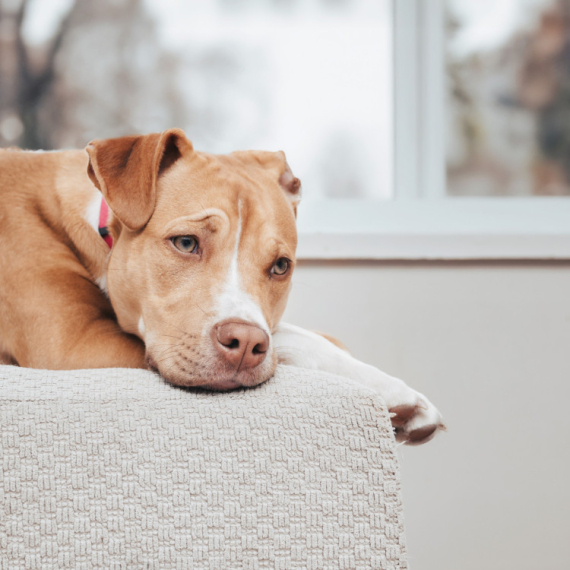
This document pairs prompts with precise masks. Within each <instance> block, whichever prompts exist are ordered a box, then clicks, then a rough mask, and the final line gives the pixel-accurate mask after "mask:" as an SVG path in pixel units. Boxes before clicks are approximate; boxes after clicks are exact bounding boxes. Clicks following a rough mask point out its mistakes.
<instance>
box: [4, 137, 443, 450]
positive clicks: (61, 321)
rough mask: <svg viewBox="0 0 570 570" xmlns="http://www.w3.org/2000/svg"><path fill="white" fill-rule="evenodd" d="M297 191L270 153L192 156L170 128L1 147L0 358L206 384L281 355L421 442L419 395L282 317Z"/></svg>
mask: <svg viewBox="0 0 570 570" xmlns="http://www.w3.org/2000/svg"><path fill="white" fill-rule="evenodd" d="M299 198H300V196H299V181H298V180H297V179H296V178H295V177H294V176H293V174H292V173H291V171H290V169H289V167H288V165H287V163H286V161H285V156H284V155H283V153H269V152H258V151H250V152H238V153H232V154H230V155H227V156H225V155H224V156H218V155H209V154H205V153H199V152H196V151H194V149H193V148H192V145H191V143H190V142H189V141H188V140H187V139H186V137H185V135H184V133H183V132H182V131H179V130H176V129H173V130H170V131H165V132H164V133H162V134H154V135H147V136H139V137H123V138H120V139H108V140H103V141H95V142H94V143H92V144H91V145H89V146H88V147H87V151H62V152H45V153H42V152H38V153H35V152H24V151H16V150H6V151H0V248H1V251H2V255H0V360H4V361H5V362H11V363H14V364H19V365H20V366H29V367H34V368H51V369H65V368H68V369H69V368H99V367H140V368H146V367H148V366H150V367H151V368H154V369H157V370H158V371H159V372H160V373H161V374H162V376H163V377H164V378H165V379H166V380H168V381H169V382H172V383H173V384H177V385H184V386H202V387H206V388H211V389H217V390H228V389H232V388H236V387H239V386H254V385H256V384H259V383H261V382H263V381H265V380H267V379H268V378H269V377H270V376H271V375H272V374H273V371H274V369H275V366H276V364H277V362H278V361H279V362H283V363H286V364H290V365H293V366H303V367H308V368H317V369H322V370H327V371H331V372H334V373H337V374H342V375H345V376H348V377H350V378H353V379H354V380H356V381H358V382H360V383H362V384H365V385H367V386H369V387H371V388H373V389H375V390H377V391H378V392H379V393H380V394H381V395H382V397H383V398H384V399H385V401H386V404H387V406H388V408H389V409H390V410H391V411H392V412H393V414H395V415H394V417H393V423H394V426H395V427H396V435H397V438H398V439H399V440H401V441H406V442H407V443H422V442H424V441H427V440H428V439H430V438H431V437H433V435H434V434H435V432H436V431H437V429H438V428H440V427H443V426H442V421H441V416H440V414H439V412H438V411H437V410H436V408H435V407H434V406H433V405H432V404H431V403H430V402H429V401H428V400H427V399H426V398H425V397H424V396H422V395H421V394H419V393H417V392H415V391H414V390H412V389H411V388H409V387H408V386H406V385H405V384H404V383H403V382H401V381H400V380H398V379H395V378H392V377H390V376H388V375H386V374H384V373H382V372H380V371H379V370H377V369H376V368H374V367H372V366H368V365H366V364H363V363H361V362H359V361H357V360H356V359H354V358H352V357H351V356H350V355H349V354H348V353H347V352H346V351H344V350H342V349H341V348H338V347H337V346H335V345H334V344H333V343H331V342H329V341H328V340H326V339H325V338H324V337H323V336H320V335H318V334H315V333H311V332H309V331H305V330H303V329H300V328H298V327H293V326H291V325H285V324H282V323H280V319H281V316H282V314H283V311H284V309H285V304H286V301H287V296H288V293H289V290H290V284H291V280H290V278H291V273H292V270H293V266H294V260H295V249H296V240H297V238H296V230H295V215H296V207H297V203H298V201H299ZM103 200H105V203H106V204H108V206H109V209H110V212H111V214H110V216H111V218H110V223H109V231H110V234H111V236H112V240H113V246H112V248H111V249H109V246H108V245H107V243H106V242H105V241H104V240H103V239H102V238H101V236H100V235H99V231H98V227H99V221H100V212H101V206H102V201H103Z"/></svg>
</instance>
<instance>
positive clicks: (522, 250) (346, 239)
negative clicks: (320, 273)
mask: <svg viewBox="0 0 570 570" xmlns="http://www.w3.org/2000/svg"><path fill="white" fill-rule="evenodd" d="M298 227H299V247H298V251H297V258H298V259H301V260H320V259H328V260H358V259H360V260H477V259H482V260H485V259H489V260H500V259H504V260H516V259H519V260H521V259H529V260H549V259H551V260H564V259H570V199H568V198H554V197H553V198H451V199H450V198H447V199H441V200H419V199H418V200H409V201H404V200H398V201H389V202H388V201H387V202H380V201H375V202H372V201H361V200H324V201H313V202H311V201H307V202H306V203H303V204H301V206H300V212H299V223H298Z"/></svg>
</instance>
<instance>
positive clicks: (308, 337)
mask: <svg viewBox="0 0 570 570" xmlns="http://www.w3.org/2000/svg"><path fill="white" fill-rule="evenodd" d="M273 341H274V343H275V350H276V351H277V356H278V359H279V362H280V363H281V364H288V365H290V366H298V367H301V368H312V369H316V370H323V371H326V372H331V373H333V374H338V375H340V376H346V377H348V378H351V379H352V380H355V381H356V382H358V383H359V384H362V385H363V386H366V387H367V388H371V389H373V390H375V391H377V392H378V393H379V394H380V396H382V398H383V400H384V402H385V403H386V406H387V408H388V410H389V412H390V413H391V414H393V415H392V425H393V427H394V430H395V434H396V440H398V441H401V442H405V443H407V444H409V445H417V444H420V443H425V442H427V441H429V440H430V439H431V438H432V437H434V435H435V434H436V432H437V431H438V430H440V429H444V425H443V421H442V417H441V414H440V413H439V411H438V410H437V408H436V407H435V406H434V405H433V404H432V403H431V402H430V401H429V400H428V399H427V398H426V397H425V396H424V395H423V394H420V393H419V392H416V391H415V390H413V389H412V388H410V387H409V386H407V385H406V384H405V383H404V382H402V381H401V380H399V379H398V378H394V377H393V376H389V375H388V374H385V373H384V372H381V371H380V370H378V369H377V368H375V367H374V366H370V365H368V364H364V363H363V362H360V361H359V360H357V359H356V358H354V357H352V356H351V355H350V354H349V353H348V352H346V351H345V350H342V349H341V348H339V347H337V346H335V345H334V344H333V343H331V342H330V341H328V340H327V339H325V338H324V337H322V336H320V335H319V334H316V333H313V332H311V331H308V330H305V329H302V328H300V327H296V326H293V325H288V324H284V323H281V324H280V325H279V327H278V328H277V331H276V332H275V333H274V335H273Z"/></svg>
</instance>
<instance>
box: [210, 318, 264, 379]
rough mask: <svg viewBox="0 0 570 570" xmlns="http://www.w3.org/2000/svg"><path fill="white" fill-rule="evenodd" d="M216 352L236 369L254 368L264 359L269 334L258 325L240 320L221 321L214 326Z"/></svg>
mask: <svg viewBox="0 0 570 570" xmlns="http://www.w3.org/2000/svg"><path fill="white" fill-rule="evenodd" d="M213 332H214V335H213V337H214V338H213V341H214V344H215V345H216V348H217V349H218V352H219V353H220V355H221V356H223V357H224V358H225V359H226V360H227V362H228V363H229V364H231V365H232V366H234V367H235V368H236V369H237V370H244V369H248V368H254V367H255V366H258V365H259V364H261V363H262V362H263V361H264V360H265V356H266V354H267V349H268V348H269V336H268V335H267V333H266V332H265V331H264V330H262V329H261V328H260V327H259V326H257V325H255V324H253V323H246V322H240V321H231V320H230V321H223V322H221V323H218V324H217V325H216V326H215V327H214V331H213Z"/></svg>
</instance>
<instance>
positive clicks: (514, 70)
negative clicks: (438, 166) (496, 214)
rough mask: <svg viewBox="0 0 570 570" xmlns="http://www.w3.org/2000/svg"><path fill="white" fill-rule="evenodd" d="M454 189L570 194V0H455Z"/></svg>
mask: <svg viewBox="0 0 570 570" xmlns="http://www.w3.org/2000/svg"><path fill="white" fill-rule="evenodd" d="M446 16H447V17H446V30H447V39H446V50H447V54H446V55H447V61H446V67H447V86H448V89H447V106H446V109H447V126H446V127H447V179H448V184H447V187H448V193H449V194H451V195H454V196H535V195H538V196H566V195H569V194H570V1H569V0H477V1H476V2H466V1H464V0H447V13H446Z"/></svg>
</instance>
